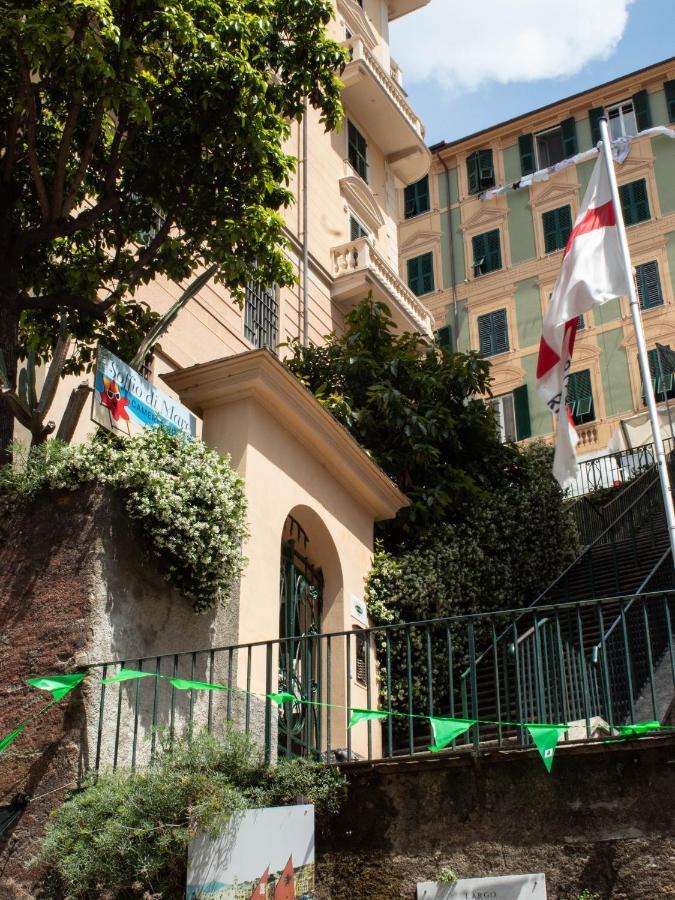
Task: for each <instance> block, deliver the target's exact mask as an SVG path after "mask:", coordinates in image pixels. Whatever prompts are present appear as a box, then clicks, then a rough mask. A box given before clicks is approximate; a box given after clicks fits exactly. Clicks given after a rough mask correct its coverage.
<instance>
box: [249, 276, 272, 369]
mask: <svg viewBox="0 0 675 900" xmlns="http://www.w3.org/2000/svg"><path fill="white" fill-rule="evenodd" d="M244 336H245V337H246V338H247V339H248V340H249V341H250V342H251V343H252V344H253V346H254V347H269V349H270V350H273V351H274V352H275V353H276V352H277V344H278V343H279V300H278V296H277V287H276V285H274V284H273V285H272V286H271V287H266V286H265V285H264V284H259V283H257V282H254V281H249V283H248V285H247V287H246V303H245V306H244Z"/></svg>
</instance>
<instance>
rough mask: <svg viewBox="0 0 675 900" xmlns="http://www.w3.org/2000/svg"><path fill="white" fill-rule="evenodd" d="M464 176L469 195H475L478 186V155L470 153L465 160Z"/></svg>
mask: <svg viewBox="0 0 675 900" xmlns="http://www.w3.org/2000/svg"><path fill="white" fill-rule="evenodd" d="M466 174H467V178H468V181H469V193H470V194H477V193H478V189H479V184H480V178H479V173H478V153H477V152H476V153H472V154H471V156H467V159H466Z"/></svg>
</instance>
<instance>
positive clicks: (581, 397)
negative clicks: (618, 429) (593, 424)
mask: <svg viewBox="0 0 675 900" xmlns="http://www.w3.org/2000/svg"><path fill="white" fill-rule="evenodd" d="M567 406H568V407H569V410H570V412H571V414H572V417H573V419H574V422H575V424H577V425H580V424H582V423H583V422H584V421H592V419H594V418H595V413H594V410H593V392H592V390H591V371H590V369H582V370H581V372H573V373H572V374H571V375H570V377H569V381H568V382H567Z"/></svg>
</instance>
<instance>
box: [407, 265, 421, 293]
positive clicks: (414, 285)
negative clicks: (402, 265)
mask: <svg viewBox="0 0 675 900" xmlns="http://www.w3.org/2000/svg"><path fill="white" fill-rule="evenodd" d="M418 262H419V257H418V256H416V257H415V258H414V259H409V260H408V287H409V288H410V290H411V291H412V292H413V294H418V295H419V294H421V293H422V291H421V290H420V278H419V266H418Z"/></svg>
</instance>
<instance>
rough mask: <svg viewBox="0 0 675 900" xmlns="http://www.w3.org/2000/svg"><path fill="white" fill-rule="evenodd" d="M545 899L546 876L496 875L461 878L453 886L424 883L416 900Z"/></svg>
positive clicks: (434, 882)
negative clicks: (492, 876) (491, 876)
mask: <svg viewBox="0 0 675 900" xmlns="http://www.w3.org/2000/svg"><path fill="white" fill-rule="evenodd" d="M450 898H452V900H546V876H544V875H542V874H539V875H495V876H494V878H460V879H459V881H455V882H453V883H451V884H447V883H444V882H442V881H423V882H419V883H418V885H417V900H450Z"/></svg>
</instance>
